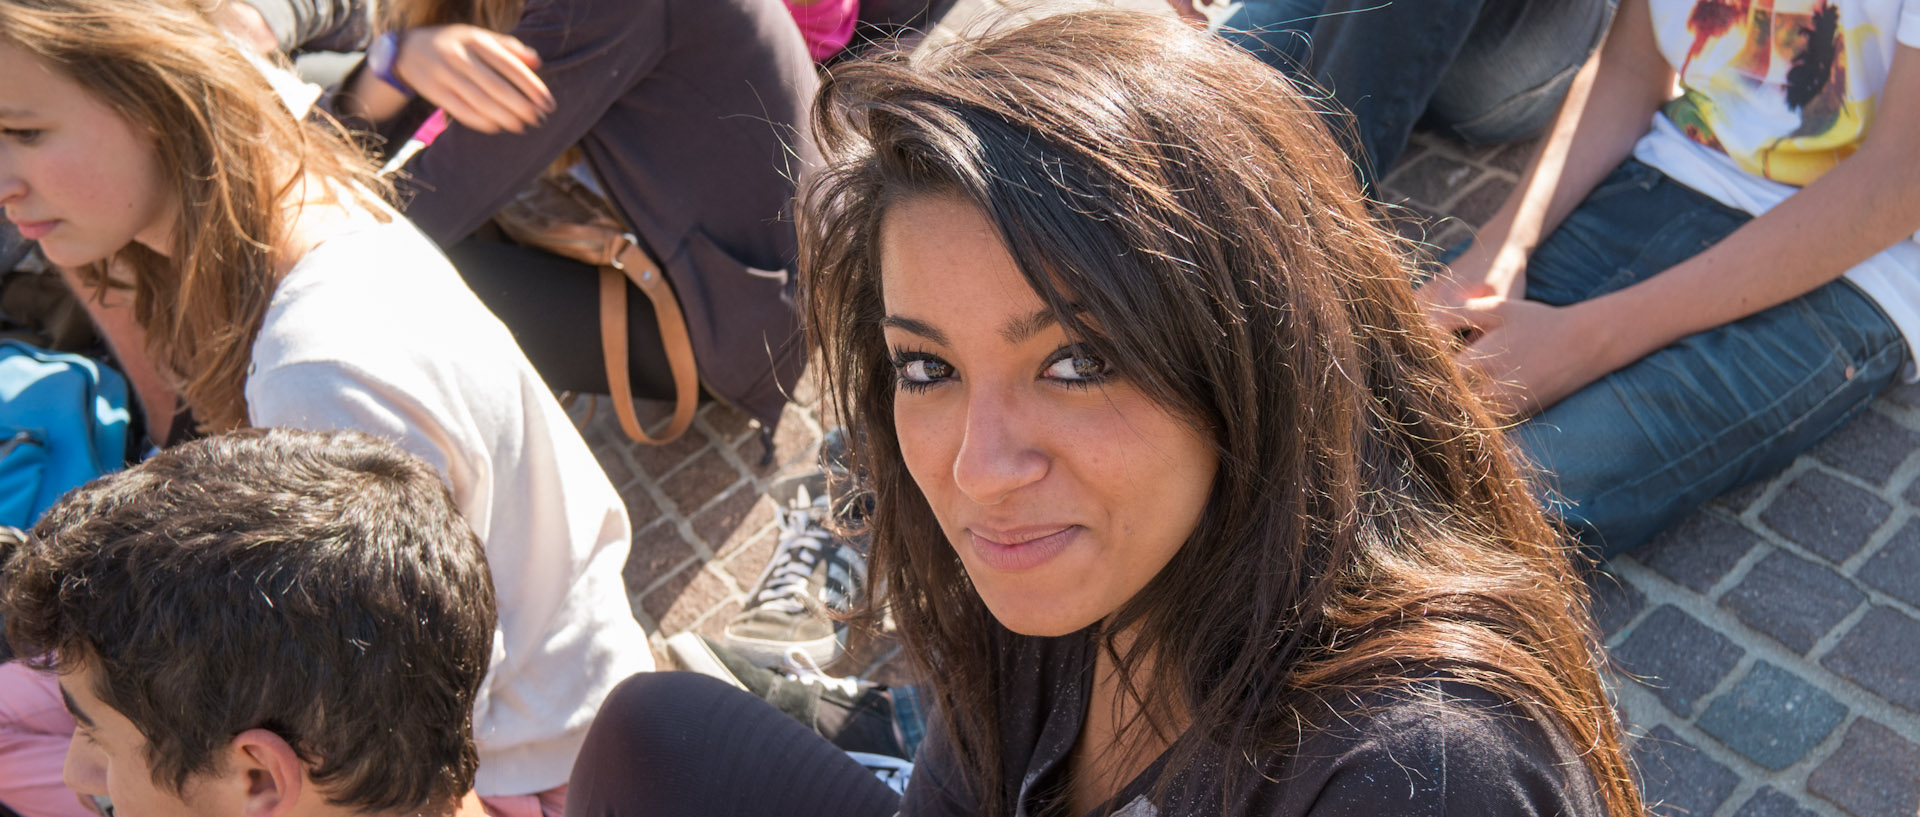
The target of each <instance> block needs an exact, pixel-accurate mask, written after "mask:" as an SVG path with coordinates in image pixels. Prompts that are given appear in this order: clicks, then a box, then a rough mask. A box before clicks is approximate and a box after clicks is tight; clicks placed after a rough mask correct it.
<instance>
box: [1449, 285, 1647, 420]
mask: <svg viewBox="0 0 1920 817" xmlns="http://www.w3.org/2000/svg"><path fill="white" fill-rule="evenodd" d="M1590 306H1591V303H1590V302H1589V303H1579V304H1573V305H1571V306H1565V307H1556V306H1548V305H1546V304H1543V303H1540V302H1538V301H1529V300H1526V299H1524V298H1512V299H1509V298H1503V297H1484V298H1474V299H1470V300H1468V301H1466V302H1465V303H1463V304H1462V305H1461V306H1460V307H1459V309H1457V310H1455V313H1454V314H1455V315H1456V316H1457V317H1459V318H1461V319H1462V320H1464V322H1465V325H1466V326H1468V327H1470V328H1471V329H1472V331H1473V332H1474V333H1475V334H1477V335H1478V339H1477V340H1475V341H1473V343H1472V344H1471V345H1469V346H1468V347H1467V348H1465V349H1463V350H1461V351H1460V353H1459V354H1458V355H1456V356H1455V360H1457V361H1459V363H1460V364H1461V365H1462V366H1463V367H1465V368H1466V369H1467V370H1468V371H1469V372H1470V374H1472V375H1473V379H1474V390H1475V391H1476V392H1477V393H1478V394H1479V395H1480V398H1481V400H1482V401H1484V402H1485V403H1486V405H1487V408H1488V409H1489V410H1491V411H1492V412H1493V413H1494V414H1495V415H1496V416H1499V417H1502V418H1505V419H1508V420H1522V419H1525V418H1527V417H1531V416H1533V415H1534V414H1537V413H1539V412H1540V411H1541V410H1543V409H1546V408H1548V407H1550V406H1552V405H1553V404H1555V403H1558V402H1560V401H1561V400H1564V399H1566V398H1567V397H1568V396H1570V395H1572V394H1573V393H1574V392H1576V391H1579V390H1580V389H1581V388H1583V387H1585V386H1586V385H1588V384H1590V383H1592V382H1594V381H1596V380H1599V379H1600V378H1602V377H1604V376H1606V375H1607V374H1608V373H1609V372H1611V371H1613V370H1614V369H1615V368H1617V366H1616V365H1614V364H1610V363H1608V362H1606V360H1604V359H1603V358H1602V357H1601V356H1600V355H1599V354H1598V352H1597V350H1598V349H1599V348H1601V347H1602V346H1604V344H1602V343H1601V342H1600V339H1599V337H1598V329H1597V328H1596V327H1595V326H1594V325H1593V324H1592V322H1591V321H1592V319H1594V318H1595V314H1594V311H1593V310H1592V309H1591V308H1590Z"/></svg>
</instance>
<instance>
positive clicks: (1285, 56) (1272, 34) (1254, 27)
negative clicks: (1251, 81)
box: [1214, 0, 1326, 74]
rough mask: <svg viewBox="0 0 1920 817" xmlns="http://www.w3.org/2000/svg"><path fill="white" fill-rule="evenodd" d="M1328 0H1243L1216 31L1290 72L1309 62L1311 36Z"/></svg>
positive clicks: (1294, 71)
mask: <svg viewBox="0 0 1920 817" xmlns="http://www.w3.org/2000/svg"><path fill="white" fill-rule="evenodd" d="M1324 5H1326V0H1243V2H1241V3H1240V5H1239V7H1238V8H1235V9H1234V10H1233V12H1232V13H1230V14H1228V15H1227V17H1226V19H1225V20H1222V21H1220V22H1219V24H1217V25H1216V26H1215V27H1214V32H1215V33H1217V34H1219V35H1220V36H1221V38H1223V39H1225V40H1226V41H1227V42H1230V43H1233V44H1234V45H1237V46H1240V47H1241V48H1243V49H1246V51H1247V52H1248V53H1250V54H1252V55H1254V56H1255V57H1259V58H1260V61H1261V62H1264V63H1266V64H1268V65H1271V66H1273V67H1274V69H1276V70H1279V71H1284V72H1286V73H1289V74H1293V73H1297V70H1298V69H1299V67H1300V66H1302V65H1306V64H1307V39H1308V38H1309V37H1311V36H1312V35H1313V25H1314V23H1316V22H1319V19H1320V7H1321V6H1324Z"/></svg>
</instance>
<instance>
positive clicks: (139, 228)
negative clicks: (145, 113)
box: [0, 39, 177, 266]
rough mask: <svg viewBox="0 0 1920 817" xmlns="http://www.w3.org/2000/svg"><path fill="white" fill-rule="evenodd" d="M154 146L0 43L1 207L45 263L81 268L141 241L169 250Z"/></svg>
mask: <svg viewBox="0 0 1920 817" xmlns="http://www.w3.org/2000/svg"><path fill="white" fill-rule="evenodd" d="M165 190H166V185H165V183H164V181H163V180H162V179H161V174H160V163H159V160H158V157H157V155H156V151H155V149H154V145H153V140H152V139H150V138H144V137H143V136H142V135H141V134H140V133H138V132H136V130H135V129H134V127H133V126H132V125H130V124H129V123H128V122H127V121H126V120H125V119H122V118H121V117H120V115H119V114H118V113H115V112H114V110H113V109H112V108H109V107H107V105H106V103H103V102H101V101H100V100H98V99H96V98H94V96H93V94H91V93H88V92H87V90H86V89H85V88H82V87H81V85H80V83H78V82H75V81H74V80H73V79H72V78H70V77H68V76H67V75H65V74H62V73H60V72H59V71H56V70H54V68H53V67H52V66H50V65H48V64H47V63H45V62H44V61H42V60H40V59H39V58H38V57H35V56H33V55H32V54H28V53H27V52H25V51H23V50H21V49H20V48H19V47H18V46H16V45H14V44H12V43H9V42H6V41H5V40H4V39H0V207H4V208H5V210H6V214H7V218H8V220H10V221H12V222H13V224H14V226H15V227H18V228H19V229H20V233H21V234H22V235H24V236H26V237H27V238H29V239H33V240H35V241H38V242H40V249H41V251H42V252H44V253H46V255H47V258H48V259H50V260H52V261H53V262H54V263H56V264H61V265H63V266H79V265H81V264H89V263H92V262H95V261H99V260H101V259H104V258H106V257H107V256H109V255H112V254H113V253H115V252H118V251H119V250H120V249H121V248H123V247H125V246H126V245H127V244H128V243H130V242H134V241H139V242H140V243H142V244H145V245H147V246H149V247H151V248H153V249H154V250H156V251H158V252H162V253H165V252H167V251H168V250H169V249H170V240H171V237H172V231H173V217H174V211H175V210H176V209H177V208H174V207H172V206H171V205H170V203H169V202H170V197H169V196H168V195H167V194H166V193H165V192H164V191H165Z"/></svg>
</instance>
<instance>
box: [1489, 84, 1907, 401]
mask: <svg viewBox="0 0 1920 817" xmlns="http://www.w3.org/2000/svg"><path fill="white" fill-rule="evenodd" d="M1916 229H1920V49H1916V48H1912V47H1907V46H1902V47H1900V48H1899V50H1898V51H1897V52H1896V53H1895V55H1894V59H1893V66H1892V69H1891V71H1890V73H1889V75H1888V77H1887V84H1886V87H1885V89H1884V90H1883V91H1882V93H1881V102H1880V106H1879V110H1878V113H1877V115H1876V119H1875V121H1874V124H1873V128H1872V130H1870V131H1869V132H1868V133H1867V136H1866V139H1865V141H1864V142H1863V143H1862V144H1861V147H1860V150H1859V151H1857V152H1855V153H1854V154H1853V155H1852V156H1850V157H1848V158H1847V159H1845V160H1843V161H1841V162H1840V164H1838V165H1837V166H1835V167H1834V168H1833V169H1832V170H1829V171H1827V172H1826V173H1825V174H1824V175H1822V176H1821V177H1820V178H1818V179H1816V180H1815V181H1814V182H1813V183H1812V184H1809V185H1807V186H1806V187H1805V188H1803V189H1801V190H1800V191H1799V192H1797V193H1794V194H1793V195H1792V196H1789V197H1788V198H1787V199H1786V200H1785V201H1783V202H1781V203H1780V204H1779V205H1778V206H1776V207H1774V208H1773V209H1772V210H1769V211H1767V212H1766V213H1764V214H1762V215H1760V216H1758V217H1756V218H1754V219H1753V220H1752V221H1750V222H1748V223H1747V224H1746V225H1744V226H1742V227H1741V228H1740V229H1738V230H1736V231H1734V232H1733V233H1732V234H1731V235H1728V236H1727V237H1726V238H1725V239H1723V240H1722V241H1720V242H1719V243H1717V244H1715V245H1714V246H1712V247H1709V248H1707V249H1706V250H1705V251H1703V252H1701V253H1700V254H1699V255H1696V256H1694V257H1693V258H1690V259H1688V260H1687V261H1685V262H1682V263H1681V264H1679V265H1677V266H1674V267H1672V268H1671V269H1668V270H1667V271H1665V272H1663V273H1661V274H1659V275H1656V276H1654V277H1652V278H1649V279H1647V280H1645V281H1642V282H1640V283H1638V284H1635V285H1633V286H1630V287H1627V288H1626V289H1622V290H1620V291H1618V292H1614V293H1611V294H1608V295H1604V296H1601V297H1598V298H1595V299H1593V300H1590V301H1585V302H1582V303H1578V304H1574V305H1571V306H1567V307H1559V308H1556V307H1550V306H1546V305H1544V304H1538V303H1531V302H1526V301H1522V300H1519V299H1492V298H1488V299H1483V301H1482V302H1478V303H1470V304H1469V305H1468V306H1467V308H1466V312H1467V313H1468V318H1469V320H1470V321H1471V322H1472V323H1473V324H1474V325H1476V326H1480V327H1482V328H1484V329H1485V330H1486V335H1485V336H1484V337H1483V338H1482V339H1481V340H1480V341H1479V342H1477V343H1475V344H1474V347H1473V348H1471V349H1469V350H1468V352H1467V354H1469V355H1470V356H1471V357H1470V359H1471V361H1472V362H1473V364H1474V365H1476V366H1478V367H1480V368H1481V369H1482V370H1483V371H1484V372H1485V373H1486V374H1488V375H1489V376H1490V377H1489V378H1488V381H1487V386H1486V389H1487V395H1488V396H1489V397H1490V398H1492V399H1493V401H1494V402H1495V404H1496V405H1499V406H1503V407H1505V408H1507V409H1508V410H1509V411H1510V412H1512V413H1514V414H1518V415H1525V414H1529V413H1532V412H1534V411H1537V410H1539V409H1541V408H1544V407H1546V406H1549V405H1552V404H1553V403H1555V402H1558V401H1559V400H1560V399H1562V398H1564V397H1566V396H1567V395H1569V394H1572V393H1573V392H1574V391H1576V390H1578V389H1580V388H1581V387H1583V386H1585V385H1587V384H1588V383H1591V382H1593V381H1595V380H1598V379H1599V378H1601V377H1603V376H1605V375H1606V374H1607V373H1609V372H1612V371H1614V370H1615V369H1618V368H1621V367H1623V366H1626V365H1627V364H1630V363H1633V362H1634V361H1636V360H1639V359H1640V358H1642V357H1645V356H1647V355H1648V354H1651V353H1652V352H1654V351H1656V350H1658V349H1660V348H1661V347H1663V346H1666V345H1667V344H1670V343H1672V342H1674V341H1676V340H1679V339H1680V338H1684V337H1686V336H1688V335H1691V334H1694V333H1697V332H1701V331H1704V330H1707V329H1711V328H1714V327H1717V326H1722V325H1725V324H1727V323H1731V322H1733V321H1736V320H1739V319H1741V318H1744V317H1746V316H1748V315H1752V314H1754V313H1756V312H1759V311H1761V310H1763V309H1766V308H1768V307H1772V306H1775V305H1778V304H1781V303H1784V302H1786V301H1788V300H1791V299H1793V298H1796V297H1799V296H1800V295H1803V294H1805V293H1807V292H1811V291H1812V290H1814V289H1816V288H1818V287H1820V286H1822V285H1824V284H1827V283H1828V282H1831V281H1833V280H1834V279H1835V278H1838V277H1840V276H1841V275H1843V274H1845V273H1846V271H1847V270H1848V269H1851V268H1852V267H1854V266H1855V265H1856V264H1859V263H1860V262H1861V261H1864V260H1866V259H1867V258H1870V257H1872V256H1873V255H1874V254H1876V253H1878V252H1880V251H1882V250H1884V249H1886V248H1887V247H1889V246H1892V245H1893V244H1895V243H1896V242H1898V241H1901V240H1902V239H1904V238H1906V237H1907V236H1910V235H1912V234H1913V233H1914V231H1915V230H1916Z"/></svg>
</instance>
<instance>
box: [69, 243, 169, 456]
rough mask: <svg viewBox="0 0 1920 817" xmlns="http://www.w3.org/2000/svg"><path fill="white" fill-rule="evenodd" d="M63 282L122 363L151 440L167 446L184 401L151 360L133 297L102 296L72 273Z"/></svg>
mask: <svg viewBox="0 0 1920 817" xmlns="http://www.w3.org/2000/svg"><path fill="white" fill-rule="evenodd" d="M60 278H61V280H63V281H66V282H67V288H68V289H71V290H73V293H74V296H75V297H77V298H79V299H80V303H81V304H83V305H84V306H85V307H86V309H87V316H88V317H90V318H92V319H93V325H94V326H96V327H98V328H99V329H100V334H101V335H104V336H105V337H106V339H107V347H108V348H110V349H112V350H113V356H114V358H115V359H116V360H118V361H120V369H121V371H123V372H125V373H126V375H127V382H128V383H130V384H132V386H133V393H134V395H135V396H136V397H139V398H140V408H141V414H142V416H143V417H144V418H145V419H146V422H147V439H149V440H152V441H153V442H154V444H156V445H166V443H167V434H168V433H169V432H171V431H172V430H173V415H174V409H175V408H176V407H178V406H179V404H180V397H179V395H178V394H177V393H176V392H175V391H174V389H173V384H172V383H170V382H168V381H167V378H166V377H165V376H164V375H162V374H160V367H158V366H156V365H154V363H153V359H152V358H150V357H148V356H147V330H146V329H144V328H142V327H141V326H140V323H139V322H138V321H135V320H134V319H133V296H132V295H131V294H129V293H128V292H127V291H125V290H118V289H109V290H106V291H105V292H103V293H100V294H99V295H98V296H96V295H95V294H94V289H93V287H92V286H90V285H88V284H86V283H83V282H81V280H80V278H79V276H78V275H77V274H75V273H74V272H73V271H72V270H68V269H64V268H63V269H61V270H60Z"/></svg>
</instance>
